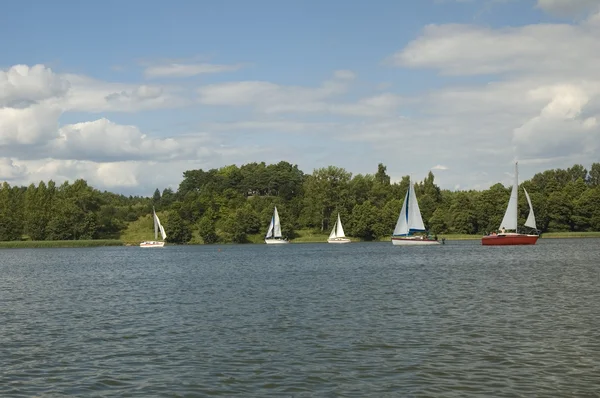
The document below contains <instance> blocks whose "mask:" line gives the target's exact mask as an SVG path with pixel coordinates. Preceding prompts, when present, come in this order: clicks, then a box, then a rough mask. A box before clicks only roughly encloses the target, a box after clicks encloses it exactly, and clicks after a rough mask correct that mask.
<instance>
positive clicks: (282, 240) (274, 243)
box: [265, 238, 290, 245]
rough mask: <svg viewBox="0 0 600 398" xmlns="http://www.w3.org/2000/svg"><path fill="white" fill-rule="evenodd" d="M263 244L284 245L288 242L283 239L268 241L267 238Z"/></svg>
mask: <svg viewBox="0 0 600 398" xmlns="http://www.w3.org/2000/svg"><path fill="white" fill-rule="evenodd" d="M265 243H266V244H267V245H285V244H287V243H290V242H289V241H287V240H285V239H268V238H267V239H265Z"/></svg>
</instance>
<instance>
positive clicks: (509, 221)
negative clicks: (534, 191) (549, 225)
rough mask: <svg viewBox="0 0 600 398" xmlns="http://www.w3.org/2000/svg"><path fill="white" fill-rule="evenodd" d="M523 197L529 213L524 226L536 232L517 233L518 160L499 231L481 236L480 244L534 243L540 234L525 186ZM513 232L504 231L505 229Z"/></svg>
mask: <svg viewBox="0 0 600 398" xmlns="http://www.w3.org/2000/svg"><path fill="white" fill-rule="evenodd" d="M523 192H525V198H526V199H527V204H528V205H529V215H528V216H527V221H525V226H526V227H529V228H531V229H532V230H533V231H535V232H536V233H533V234H522V233H519V230H518V225H517V219H518V209H519V206H518V205H519V162H515V179H514V181H513V187H512V191H511V193H510V200H509V201H508V206H507V207H506V212H505V213H504V218H503V219H502V223H500V231H501V232H500V233H496V232H492V233H491V234H490V235H487V236H484V237H483V238H481V244H482V245H485V246H508V245H535V243H536V242H537V240H538V238H539V237H540V235H539V234H538V233H537V231H538V230H537V226H536V224H535V214H534V213H533V206H532V205H531V199H530V198H529V194H528V193H527V190H526V189H525V187H523ZM507 230H508V231H514V232H506V231H507Z"/></svg>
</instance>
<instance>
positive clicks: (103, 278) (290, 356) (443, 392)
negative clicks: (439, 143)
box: [0, 239, 600, 397]
mask: <svg viewBox="0 0 600 398" xmlns="http://www.w3.org/2000/svg"><path fill="white" fill-rule="evenodd" d="M599 267H600V240H598V239H571V240H551V239H542V240H540V241H539V242H538V244H537V245H535V246H531V247H482V246H481V245H480V243H479V242H447V244H446V245H443V246H437V247H393V246H392V245H391V243H389V242H388V243H364V244H357V243H352V244H350V245H342V246H337V245H327V244H291V245H286V246H282V247H279V246H276V247H272V246H266V245H239V246H190V247H172V246H171V247H165V248H163V249H156V250H155V249H140V248H137V247H127V248H126V247H117V248H89V249H31V250H29V249H15V250H2V251H0V395H1V396H3V397H11V396H27V397H29V396H64V395H68V396H109V395H111V396H115V395H116V396H140V397H152V396H171V397H172V396H184V395H186V396H188V395H190V396H205V395H211V396H234V395H238V396H244V397H265V396H273V397H303V396H344V397H365V396H376V397H385V396H407V397H411V396H415V397H416V396H423V397H425V396H444V397H453V396H456V397H464V396H481V397H492V396H493V397H500V396H506V397H509V396H511V397H513V396H523V397H529V396H548V397H567V396H568V397H574V396H597V395H596V394H598V391H599V387H598V386H600V332H598V331H599V330H600V320H599V317H598V314H599V312H598V308H597V307H598V305H599V303H600V288H599V286H600V284H599V283H600V278H599V271H598V270H599Z"/></svg>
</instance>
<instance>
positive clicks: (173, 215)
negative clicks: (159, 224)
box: [163, 195, 192, 244]
mask: <svg viewBox="0 0 600 398" xmlns="http://www.w3.org/2000/svg"><path fill="white" fill-rule="evenodd" d="M163 197H164V195H163ZM165 232H166V233H167V239H166V240H167V242H169V243H179V244H184V243H188V242H189V241H190V239H192V231H191V229H190V227H189V226H188V225H187V223H186V222H185V221H184V220H183V219H182V218H181V216H180V215H179V213H178V212H177V211H175V210H171V211H170V212H169V213H168V216H167V220H166V223H165Z"/></svg>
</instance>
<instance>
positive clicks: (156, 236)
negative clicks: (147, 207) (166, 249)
mask: <svg viewBox="0 0 600 398" xmlns="http://www.w3.org/2000/svg"><path fill="white" fill-rule="evenodd" d="M152 218H153V219H154V240H156V239H158V217H157V216H156V211H155V210H154V207H153V208H152Z"/></svg>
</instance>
